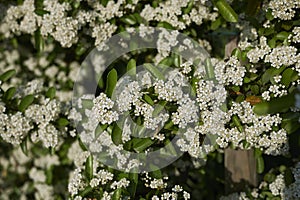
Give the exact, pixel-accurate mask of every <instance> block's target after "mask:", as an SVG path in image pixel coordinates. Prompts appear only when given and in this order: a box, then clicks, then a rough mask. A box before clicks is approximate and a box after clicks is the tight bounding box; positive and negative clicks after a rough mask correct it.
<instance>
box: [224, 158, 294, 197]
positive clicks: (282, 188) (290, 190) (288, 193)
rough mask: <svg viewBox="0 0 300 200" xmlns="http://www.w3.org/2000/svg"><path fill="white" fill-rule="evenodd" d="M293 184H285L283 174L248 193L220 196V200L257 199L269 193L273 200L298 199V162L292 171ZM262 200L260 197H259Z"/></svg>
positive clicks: (262, 183)
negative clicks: (277, 199)
mask: <svg viewBox="0 0 300 200" xmlns="http://www.w3.org/2000/svg"><path fill="white" fill-rule="evenodd" d="M292 172H293V175H294V179H295V182H293V183H292V184H290V185H286V183H285V176H286V174H285V172H283V173H281V174H279V175H277V176H276V177H275V180H274V181H272V182H270V183H268V182H266V181H262V182H261V183H260V184H259V186H258V187H257V188H253V189H252V191H251V193H250V192H247V193H246V192H239V193H232V194H230V195H228V196H222V197H221V198H220V200H232V199H236V200H249V199H253V198H254V199H258V198H259V197H260V194H262V193H270V194H272V195H273V197H274V198H276V197H279V198H280V199H284V200H295V199H299V197H300V184H299V181H300V162H298V163H297V164H296V165H295V167H294V168H293V169H292ZM260 198H262V197H260Z"/></svg>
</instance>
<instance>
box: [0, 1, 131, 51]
mask: <svg viewBox="0 0 300 200" xmlns="http://www.w3.org/2000/svg"><path fill="white" fill-rule="evenodd" d="M78 3H79V5H80V1H79V2H78ZM88 4H89V6H91V7H92V10H91V11H84V10H80V11H79V12H78V13H77V14H76V15H75V16H70V15H69V12H70V10H71V9H72V5H71V3H69V2H63V3H61V2H60V1H58V0H50V1H49V0H48V1H43V5H42V6H43V7H42V8H39V9H37V8H36V7H35V4H34V0H25V1H24V2H23V4H22V5H16V6H10V7H9V8H8V10H7V13H6V15H5V17H4V20H3V22H2V23H1V25H0V33H2V34H3V35H4V36H5V37H12V36H13V35H20V34H21V33H29V34H32V35H33V34H34V32H36V31H37V30H40V33H41V35H42V37H45V38H46V37H47V36H49V35H50V36H52V37H53V38H54V39H55V40H56V41H58V42H59V43H60V44H61V45H62V46H63V47H66V48H68V47H71V46H72V45H73V44H75V43H76V42H77V41H78V39H79V37H78V34H79V31H80V30H81V29H82V28H83V27H84V26H86V25H87V24H89V26H90V28H91V29H92V31H91V32H90V33H88V34H91V36H92V37H93V38H95V39H96V41H95V45H96V46H98V45H99V44H100V43H101V42H102V41H104V40H106V39H107V38H109V37H110V36H111V35H112V34H113V33H114V32H115V31H116V29H117V27H116V26H115V25H113V24H111V23H109V22H108V20H110V19H112V18H113V17H121V16H122V15H123V14H124V12H123V9H124V8H123V7H124V6H122V5H123V4H125V1H123V0H122V1H118V2H116V3H115V2H113V1H110V2H108V3H107V5H106V6H103V5H101V3H100V2H96V1H88ZM132 6H133V7H134V4H132ZM40 10H42V12H45V13H43V14H36V11H37V12H39V11H40Z"/></svg>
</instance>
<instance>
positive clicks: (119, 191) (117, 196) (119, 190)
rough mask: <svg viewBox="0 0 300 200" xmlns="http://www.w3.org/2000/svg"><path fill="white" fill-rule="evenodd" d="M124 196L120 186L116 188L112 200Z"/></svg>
mask: <svg viewBox="0 0 300 200" xmlns="http://www.w3.org/2000/svg"><path fill="white" fill-rule="evenodd" d="M121 196H122V189H121V188H118V189H116V190H115V192H114V194H113V196H112V200H120V199H121Z"/></svg>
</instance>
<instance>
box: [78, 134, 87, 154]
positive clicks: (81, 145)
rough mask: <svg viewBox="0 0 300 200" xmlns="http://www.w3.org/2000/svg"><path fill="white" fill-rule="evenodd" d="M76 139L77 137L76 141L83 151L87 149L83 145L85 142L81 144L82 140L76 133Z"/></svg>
mask: <svg viewBox="0 0 300 200" xmlns="http://www.w3.org/2000/svg"><path fill="white" fill-rule="evenodd" d="M77 139H78V143H79V146H80V147H81V149H82V150H83V151H88V148H87V147H86V146H85V144H83V142H82V141H81V139H80V137H79V136H78V135H77Z"/></svg>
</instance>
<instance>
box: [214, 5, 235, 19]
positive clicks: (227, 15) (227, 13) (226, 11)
mask: <svg viewBox="0 0 300 200" xmlns="http://www.w3.org/2000/svg"><path fill="white" fill-rule="evenodd" d="M214 3H215V5H216V7H217V8H218V10H219V13H220V14H221V15H222V17H223V18H224V19H225V20H226V21H228V22H238V15H237V14H236V12H235V11H234V10H233V9H232V8H231V6H230V5H229V4H228V3H227V2H226V0H216V1H214Z"/></svg>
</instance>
